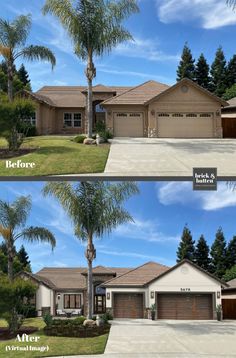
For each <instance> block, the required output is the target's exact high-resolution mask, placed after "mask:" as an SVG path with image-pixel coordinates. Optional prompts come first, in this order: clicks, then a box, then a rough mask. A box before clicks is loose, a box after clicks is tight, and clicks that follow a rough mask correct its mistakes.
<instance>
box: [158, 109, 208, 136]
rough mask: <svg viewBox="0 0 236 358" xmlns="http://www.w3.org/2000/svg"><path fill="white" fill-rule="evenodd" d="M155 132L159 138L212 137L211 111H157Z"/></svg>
mask: <svg viewBox="0 0 236 358" xmlns="http://www.w3.org/2000/svg"><path fill="white" fill-rule="evenodd" d="M157 132H158V136H159V137H160V138H212V137H213V136H214V129H213V114H212V113H158V114H157Z"/></svg>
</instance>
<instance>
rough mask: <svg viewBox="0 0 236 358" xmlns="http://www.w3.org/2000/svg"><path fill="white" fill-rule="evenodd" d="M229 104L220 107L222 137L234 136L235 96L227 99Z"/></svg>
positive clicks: (235, 134)
mask: <svg viewBox="0 0 236 358" xmlns="http://www.w3.org/2000/svg"><path fill="white" fill-rule="evenodd" d="M228 103H229V106H228V107H226V108H223V109H222V126H223V136H224V138H236V97H234V98H232V99H230V100H229V101H228Z"/></svg>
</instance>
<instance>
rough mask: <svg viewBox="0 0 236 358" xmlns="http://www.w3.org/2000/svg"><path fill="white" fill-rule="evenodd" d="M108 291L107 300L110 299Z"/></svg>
mask: <svg viewBox="0 0 236 358" xmlns="http://www.w3.org/2000/svg"><path fill="white" fill-rule="evenodd" d="M110 297H111V296H110V292H107V300H109V299H110Z"/></svg>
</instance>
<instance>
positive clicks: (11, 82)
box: [7, 60, 13, 102]
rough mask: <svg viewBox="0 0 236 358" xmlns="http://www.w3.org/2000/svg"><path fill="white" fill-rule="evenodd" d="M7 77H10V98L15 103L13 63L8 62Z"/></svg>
mask: <svg viewBox="0 0 236 358" xmlns="http://www.w3.org/2000/svg"><path fill="white" fill-rule="evenodd" d="M7 66H8V68H7V76H8V98H9V101H10V102H13V62H12V60H9V61H8V64H7Z"/></svg>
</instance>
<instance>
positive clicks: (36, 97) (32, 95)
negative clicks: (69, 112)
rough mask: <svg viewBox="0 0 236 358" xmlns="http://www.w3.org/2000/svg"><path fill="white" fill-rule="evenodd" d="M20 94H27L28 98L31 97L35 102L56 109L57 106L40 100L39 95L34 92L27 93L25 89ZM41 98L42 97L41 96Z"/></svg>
mask: <svg viewBox="0 0 236 358" xmlns="http://www.w3.org/2000/svg"><path fill="white" fill-rule="evenodd" d="M18 93H25V94H27V95H28V96H30V97H31V98H32V99H34V100H35V101H38V102H39V103H43V104H46V105H47V106H48V107H51V108H56V106H55V105H52V104H51V103H49V102H47V101H46V100H43V99H41V98H38V95H37V93H34V92H30V91H27V90H25V89H23V90H21V91H20V92H18ZM39 96H40V95H39Z"/></svg>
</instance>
